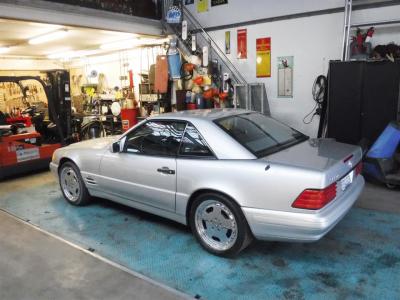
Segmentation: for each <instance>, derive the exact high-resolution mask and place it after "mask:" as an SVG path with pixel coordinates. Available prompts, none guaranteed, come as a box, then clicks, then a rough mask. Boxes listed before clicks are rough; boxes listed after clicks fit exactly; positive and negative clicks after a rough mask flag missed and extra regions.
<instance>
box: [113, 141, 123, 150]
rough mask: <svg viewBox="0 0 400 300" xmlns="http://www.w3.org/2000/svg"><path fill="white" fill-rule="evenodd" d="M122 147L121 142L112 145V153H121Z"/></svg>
mask: <svg viewBox="0 0 400 300" xmlns="http://www.w3.org/2000/svg"><path fill="white" fill-rule="evenodd" d="M120 145H121V144H120V141H118V142H114V143H112V145H111V152H112V153H118V152H121V147H120Z"/></svg>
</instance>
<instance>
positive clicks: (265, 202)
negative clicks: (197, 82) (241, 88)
mask: <svg viewBox="0 0 400 300" xmlns="http://www.w3.org/2000/svg"><path fill="white" fill-rule="evenodd" d="M361 158H362V151H361V148H359V147H357V146H352V145H347V144H341V143H338V142H336V141H334V140H332V139H310V138H308V137H307V136H305V135H304V134H302V133H300V132H298V131H296V130H294V129H292V128H290V127H288V126H286V125H284V124H282V123H280V122H278V121H276V120H275V119H273V118H270V117H267V116H264V115H262V114H259V113H256V112H251V111H246V110H233V109H222V110H195V111H185V112H179V113H170V114H163V115H160V116H157V117H151V118H148V119H147V120H144V121H143V122H141V123H139V124H138V125H137V126H135V127H134V128H132V129H131V130H129V131H128V132H127V133H125V134H123V135H122V136H120V137H117V138H116V137H114V138H103V139H95V140H90V141H85V142H81V143H77V144H72V145H70V146H68V147H65V148H61V149H58V150H57V151H56V152H55V153H54V156H53V160H52V162H51V164H50V168H51V170H52V172H54V174H56V176H57V177H58V178H59V181H60V187H61V191H62V193H63V195H64V197H65V199H66V200H67V201H68V202H69V203H71V204H73V205H77V206H79V205H85V204H87V203H89V202H90V198H91V196H95V197H101V198H106V199H110V200H112V201H115V202H119V203H122V204H125V205H128V206H131V207H134V208H137V209H140V210H144V211H147V212H150V213H153V214H156V215H159V216H162V217H166V218H169V219H171V220H174V221H177V222H180V223H182V224H186V225H189V226H190V227H191V229H192V231H193V234H194V235H195V236H196V238H197V240H198V241H199V243H200V244H201V245H202V246H203V247H204V248H205V249H206V250H208V251H210V252H212V253H214V254H217V255H222V256H233V255H235V254H237V253H239V252H240V251H241V250H242V249H244V248H245V247H246V246H247V245H249V243H250V242H251V241H252V239H253V238H256V239H260V240H271V241H293V242H309V241H316V240H319V239H320V238H321V237H323V236H324V235H325V234H326V233H327V232H329V231H330V230H331V229H332V228H333V227H334V226H335V225H336V224H337V223H338V222H339V221H340V220H341V219H342V218H343V217H344V216H345V215H346V213H347V212H348V211H349V209H350V208H351V207H352V205H353V203H354V202H355V201H356V200H357V198H358V196H359V195H360V193H361V191H362V189H363V187H364V178H363V177H362V176H361V174H360V173H361V168H362V165H361Z"/></svg>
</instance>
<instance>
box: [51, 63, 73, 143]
mask: <svg viewBox="0 0 400 300" xmlns="http://www.w3.org/2000/svg"><path fill="white" fill-rule="evenodd" d="M45 74H46V76H47V79H48V87H47V89H48V90H49V96H50V97H49V96H48V97H47V99H48V105H49V117H50V120H51V121H52V122H53V123H55V124H56V126H57V128H58V132H59V134H60V139H61V143H62V144H63V145H65V144H68V143H69V142H70V140H71V134H72V129H71V127H72V124H71V120H72V110H71V107H72V105H71V86H70V79H69V72H68V71H66V70H51V71H46V72H45Z"/></svg>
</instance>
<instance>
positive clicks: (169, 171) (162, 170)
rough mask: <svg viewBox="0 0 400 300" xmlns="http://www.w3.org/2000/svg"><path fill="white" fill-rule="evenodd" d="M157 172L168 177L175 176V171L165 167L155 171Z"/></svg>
mask: <svg viewBox="0 0 400 300" xmlns="http://www.w3.org/2000/svg"><path fill="white" fill-rule="evenodd" d="M157 172H159V173H163V174H168V175H174V174H175V170H171V169H169V168H167V167H162V168H159V169H157Z"/></svg>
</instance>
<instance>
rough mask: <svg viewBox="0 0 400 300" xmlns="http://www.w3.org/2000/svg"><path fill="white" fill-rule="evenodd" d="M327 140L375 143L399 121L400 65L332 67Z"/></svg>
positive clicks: (365, 63) (334, 64)
mask: <svg viewBox="0 0 400 300" xmlns="http://www.w3.org/2000/svg"><path fill="white" fill-rule="evenodd" d="M328 80H329V84H328V103H327V108H328V109H327V121H328V122H327V131H326V132H327V133H326V136H327V137H331V138H336V139H337V140H338V141H340V142H344V143H350V144H357V143H359V142H360V141H361V140H362V139H367V140H368V141H370V142H374V141H375V140H376V138H377V137H378V136H379V135H380V133H381V132H382V131H383V129H384V128H385V127H386V126H387V124H388V123H389V122H390V121H393V120H398V118H399V87H400V62H397V61H396V62H394V63H392V62H389V61H382V62H366V61H364V62H360V61H357V62H356V61H355V62H336V61H333V62H331V63H330V66H329V74H328Z"/></svg>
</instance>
